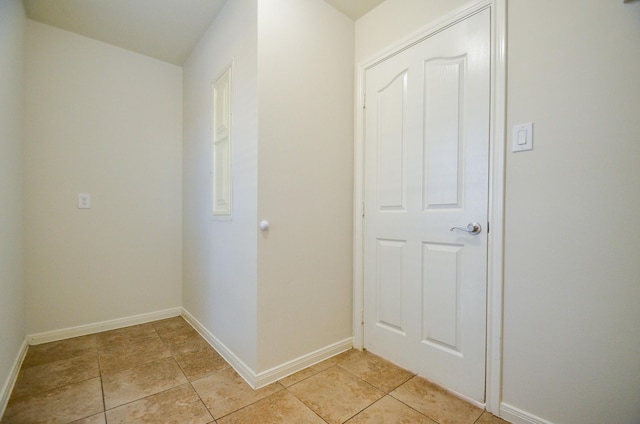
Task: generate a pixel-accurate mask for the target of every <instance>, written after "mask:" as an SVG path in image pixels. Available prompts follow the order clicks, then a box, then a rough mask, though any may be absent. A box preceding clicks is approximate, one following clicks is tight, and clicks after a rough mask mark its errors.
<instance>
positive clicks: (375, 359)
mask: <svg viewBox="0 0 640 424" xmlns="http://www.w3.org/2000/svg"><path fill="white" fill-rule="evenodd" d="M339 366H340V367H342V368H344V369H346V370H347V371H349V372H350V373H351V374H354V375H355V376H356V377H360V378H361V379H363V380H364V381H366V382H367V383H369V384H371V385H372V386H374V387H377V388H378V389H380V390H382V391H384V392H385V393H389V392H390V391H391V390H393V389H395V388H396V387H398V386H400V385H401V384H403V383H405V382H407V381H409V379H411V378H412V377H413V376H414V375H415V374H414V373H412V372H410V371H407V370H406V369H404V368H400V367H399V366H397V365H394V364H392V363H391V362H389V361H387V360H385V359H382V358H380V357H379V356H376V355H374V354H372V353H369V352H362V351H359V350H355V349H354V350H351V351H349V354H348V355H345V356H343V358H342V360H341V361H340V363H339Z"/></svg>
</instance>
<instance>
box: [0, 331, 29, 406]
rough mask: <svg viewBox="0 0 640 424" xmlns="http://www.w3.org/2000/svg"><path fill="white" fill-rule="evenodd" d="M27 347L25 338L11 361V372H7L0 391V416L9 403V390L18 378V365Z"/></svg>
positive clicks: (20, 365)
mask: <svg viewBox="0 0 640 424" xmlns="http://www.w3.org/2000/svg"><path fill="white" fill-rule="evenodd" d="M28 348H29V345H28V344H27V340H26V339H25V340H24V341H23V342H22V346H21V347H20V351H19V352H18V356H17V357H16V360H15V362H14V363H13V367H12V368H11V372H10V373H9V376H8V377H7V380H6V381H5V383H4V386H2V391H1V392H0V418H1V417H2V415H3V414H4V411H5V410H6V409H7V404H8V403H9V398H10V397H11V392H12V391H13V387H14V386H15V384H16V380H17V379H18V373H19V372H20V367H22V362H23V361H24V358H25V356H26V355H27V350H28Z"/></svg>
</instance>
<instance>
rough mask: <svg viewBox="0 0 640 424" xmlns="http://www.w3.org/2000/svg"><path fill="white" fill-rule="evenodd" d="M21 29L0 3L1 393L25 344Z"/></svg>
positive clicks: (7, 1)
mask: <svg viewBox="0 0 640 424" xmlns="http://www.w3.org/2000/svg"><path fill="white" fill-rule="evenodd" d="M25 24H26V18H25V13H24V9H23V8H22V3H21V2H20V1H19V0H0V205H2V206H1V211H0V391H1V390H2V389H3V388H4V386H5V384H6V382H7V379H8V377H9V375H10V372H11V370H12V367H13V366H14V364H15V362H16V359H17V358H18V353H19V352H20V347H21V346H22V343H23V341H24V338H25V319H24V289H23V266H22V264H23V256H22V253H23V242H22V228H23V219H22V210H23V209H22V200H23V189H22V185H23V178H22V174H23V166H22V163H23V160H22V159H23V153H22V152H23V150H22V140H23V123H24V77H23V74H24V66H23V65H24V63H23V51H24V31H25ZM0 395H2V393H1V392H0Z"/></svg>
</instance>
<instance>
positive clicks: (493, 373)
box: [353, 0, 507, 415]
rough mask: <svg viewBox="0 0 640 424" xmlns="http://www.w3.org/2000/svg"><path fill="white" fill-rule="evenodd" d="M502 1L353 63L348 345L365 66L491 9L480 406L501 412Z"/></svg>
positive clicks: (486, 0)
mask: <svg viewBox="0 0 640 424" xmlns="http://www.w3.org/2000/svg"><path fill="white" fill-rule="evenodd" d="M506 2H507V0H476V1H473V2H471V3H469V4H467V5H466V6H464V7H462V8H460V9H458V10H455V11H453V12H452V13H450V14H449V15H447V16H445V17H443V18H441V19H438V20H437V21H435V22H433V23H431V24H429V25H428V26H427V27H425V28H422V29H421V30H419V31H418V32H416V33H414V34H412V35H410V36H409V37H407V38H406V39H404V40H401V41H400V42H398V43H396V44H394V45H393V46H391V47H390V48H388V49H385V50H384V51H382V52H380V53H378V54H377V55H375V56H374V57H373V58H371V59H369V60H367V61H365V62H363V63H361V64H359V65H358V67H357V70H356V72H357V93H356V122H355V126H356V135H355V148H354V161H355V163H354V172H355V175H354V227H353V228H354V234H353V249H354V250H353V345H354V347H355V348H357V349H362V348H363V346H364V327H363V320H364V268H363V266H364V250H363V249H364V233H363V225H364V220H363V216H362V215H363V202H364V112H363V107H364V82H365V73H366V70H367V69H368V68H371V67H372V66H374V65H376V64H377V63H379V62H381V61H382V60H384V59H386V58H388V57H390V56H393V55H394V54H397V53H399V52H400V51H402V50H405V49H407V48H409V47H411V46H412V45H414V44H416V43H418V42H420V41H422V40H424V39H425V38H428V37H429V36H431V35H433V34H435V33H437V32H439V31H442V30H443V29H445V28H447V27H449V26H451V25H453V24H455V23H457V22H459V21H460V20H462V19H464V18H466V17H468V16H470V15H472V14H474V13H477V12H479V11H481V10H484V9H487V8H490V9H491V94H490V96H491V117H490V120H491V122H490V135H489V146H490V147H489V150H490V151H489V210H488V220H489V223H490V226H491V227H490V231H489V233H488V235H487V243H488V258H487V340H486V347H487V352H486V377H485V384H486V389H485V393H486V394H485V406H486V408H487V410H488V411H489V412H491V413H493V414H495V415H499V413H500V402H501V397H502V299H503V297H502V291H503V269H504V268H503V266H504V265H503V258H504V254H503V253H504V179H505V153H506V150H505V141H506V140H505V134H506V88H507V87H506V39H507V37H506Z"/></svg>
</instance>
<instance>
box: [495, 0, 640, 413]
mask: <svg viewBox="0 0 640 424" xmlns="http://www.w3.org/2000/svg"><path fill="white" fill-rule="evenodd" d="M508 18H509V51H508V54H509V57H508V73H509V85H508V92H509V94H508V126H509V127H511V126H512V125H516V124H519V123H523V122H530V121H533V122H534V125H535V128H534V133H535V140H534V150H533V151H532V152H530V153H518V154H508V156H507V193H506V199H507V208H506V218H507V222H506V240H505V248H506V255H505V321H504V402H506V403H508V404H510V405H513V406H516V407H518V408H521V409H523V410H525V411H530V412H532V413H534V414H535V415H537V416H539V417H541V418H544V419H547V420H549V421H552V422H554V423H585V422H594V423H595V422H610V423H614V422H615V423H637V422H638V421H640V402H639V401H638V400H639V399H640V331H639V327H638V325H639V323H640V307H638V300H639V299H640V260H639V259H638V258H639V256H638V253H639V249H640V220H638V211H640V171H639V168H638V164H640V120H639V119H638V117H639V116H640V115H639V113H640V82H639V81H638V76H639V75H640V3H637V2H636V3H631V4H627V5H625V4H623V2H622V1H611V2H606V1H598V0H589V1H580V0H572V1H562V2H558V1H553V0H544V1H535V2H532V1H527V0H512V1H510V2H509V16H508Z"/></svg>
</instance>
